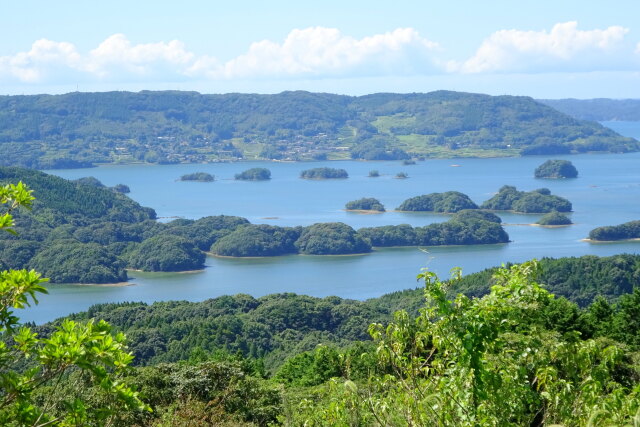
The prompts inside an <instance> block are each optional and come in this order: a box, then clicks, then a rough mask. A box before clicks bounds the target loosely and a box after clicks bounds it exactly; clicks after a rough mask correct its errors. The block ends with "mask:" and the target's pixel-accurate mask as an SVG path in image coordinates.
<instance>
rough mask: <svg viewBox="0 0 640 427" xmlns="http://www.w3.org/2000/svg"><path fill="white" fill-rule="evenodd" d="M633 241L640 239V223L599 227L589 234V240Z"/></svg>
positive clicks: (630, 222)
mask: <svg viewBox="0 0 640 427" xmlns="http://www.w3.org/2000/svg"><path fill="white" fill-rule="evenodd" d="M631 239H640V221H629V222H625V223H624V224H620V225H609V226H604V227H597V228H594V229H593V230H591V231H590V232H589V240H595V241H614V240H631Z"/></svg>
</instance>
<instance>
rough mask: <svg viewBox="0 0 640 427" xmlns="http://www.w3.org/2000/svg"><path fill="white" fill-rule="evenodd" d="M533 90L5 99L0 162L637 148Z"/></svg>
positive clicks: (49, 164) (0, 107)
mask: <svg viewBox="0 0 640 427" xmlns="http://www.w3.org/2000/svg"><path fill="white" fill-rule="evenodd" d="M639 147H640V146H639V145H638V142H637V141H635V140H634V139H632V138H624V137H622V136H620V135H618V134H617V133H615V132H614V131H612V130H610V129H607V128H605V127H603V126H601V125H600V124H598V123H594V122H587V121H582V120H578V119H575V118H572V117H570V116H567V115H565V114H563V113H560V112H558V111H557V110H554V109H553V108H551V107H548V106H546V105H543V104H541V103H538V102H536V101H534V100H533V99H531V98H528V97H517V96H489V95H481V94H472V93H462V92H450V91H437V92H431V93H426V94H421V93H413V94H393V93H378V94H372V95H366V96H360V97H350V96H343V95H333V94H326V93H309V92H302V91H297V92H283V93H280V94H276V95H257V94H225V95H202V94H199V93H196V92H179V91H165V92H150V91H142V92H138V93H132V92H103V93H79V92H75V93H68V94H65V95H29V96H0V165H5V166H6V165H14V166H26V167H35V168H42V169H44V168H65V167H68V168H71V167H73V168H75V167H82V166H90V165H91V164H92V163H117V162H139V161H144V162H150V163H176V162H206V161H215V160H234V159H236V160H237V159H258V158H262V159H285V160H318V159H326V158H329V159H344V158H349V157H352V158H356V159H366V160H374V159H376V160H385V159H388V160H395V159H407V158H409V157H410V155H411V156H416V157H421V156H431V157H461V156H482V155H492V156H496V155H503V156H504V155H510V156H513V155H517V154H519V153H521V152H523V153H531V154H536V153H537V154H552V153H558V152H559V151H562V152H587V151H612V152H626V151H635V150H638V149H639Z"/></svg>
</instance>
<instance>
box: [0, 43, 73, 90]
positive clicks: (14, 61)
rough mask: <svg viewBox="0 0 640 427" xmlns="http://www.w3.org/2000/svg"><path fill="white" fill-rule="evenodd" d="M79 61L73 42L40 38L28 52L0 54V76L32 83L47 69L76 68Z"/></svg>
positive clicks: (39, 78)
mask: <svg viewBox="0 0 640 427" xmlns="http://www.w3.org/2000/svg"><path fill="white" fill-rule="evenodd" d="M81 63H82V60H81V56H80V54H79V53H78V51H77V50H76V48H75V46H74V45H73V44H71V43H66V42H55V41H51V40H47V39H40V40H36V41H35V42H34V43H33V45H31V50H29V51H28V52H20V53H18V54H16V55H13V56H0V77H2V75H3V74H4V75H8V76H10V77H12V78H14V79H17V80H19V81H21V82H25V83H33V82H38V81H40V80H42V78H43V76H44V74H45V73H46V72H47V70H51V71H53V70H55V69H59V68H71V69H77V68H78V67H80V66H81Z"/></svg>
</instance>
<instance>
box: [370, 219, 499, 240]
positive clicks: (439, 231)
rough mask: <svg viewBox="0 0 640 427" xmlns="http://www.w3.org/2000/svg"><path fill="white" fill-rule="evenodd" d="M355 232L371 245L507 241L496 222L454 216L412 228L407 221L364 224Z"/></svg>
mask: <svg viewBox="0 0 640 427" xmlns="http://www.w3.org/2000/svg"><path fill="white" fill-rule="evenodd" d="M358 233H359V234H360V235H362V236H363V237H365V238H366V239H367V240H369V241H370V242H371V244H372V245H373V246H377V247H384V246H442V245H486V244H495V243H507V242H509V235H508V234H507V233H506V231H504V229H503V228H502V226H501V225H500V224H499V223H496V222H493V221H487V220H484V219H476V218H469V217H466V216H462V217H456V216H455V215H454V216H453V217H452V218H451V219H449V220H448V221H446V222H441V223H435V224H429V225H426V226H424V227H412V226H411V225H408V224H400V225H386V226H382V227H366V228H361V229H359V230H358Z"/></svg>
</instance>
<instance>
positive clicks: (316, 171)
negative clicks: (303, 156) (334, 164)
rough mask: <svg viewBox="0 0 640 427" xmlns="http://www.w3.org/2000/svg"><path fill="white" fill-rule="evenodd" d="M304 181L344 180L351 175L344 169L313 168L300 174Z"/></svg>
mask: <svg viewBox="0 0 640 427" xmlns="http://www.w3.org/2000/svg"><path fill="white" fill-rule="evenodd" d="M300 178H302V179H344V178H349V174H348V173H347V171H346V170H344V169H335V168H313V169H307V170H303V171H302V172H300Z"/></svg>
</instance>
